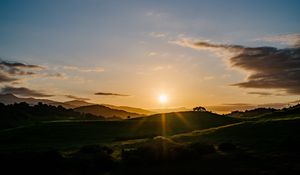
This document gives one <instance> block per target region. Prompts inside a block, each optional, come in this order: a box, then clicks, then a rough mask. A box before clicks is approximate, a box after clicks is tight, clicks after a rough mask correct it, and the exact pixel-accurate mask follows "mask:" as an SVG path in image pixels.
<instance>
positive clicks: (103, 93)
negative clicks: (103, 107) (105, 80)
mask: <svg viewBox="0 0 300 175" xmlns="http://www.w3.org/2000/svg"><path fill="white" fill-rule="evenodd" d="M95 95H104V96H105V95H107V96H123V97H125V96H129V95H126V94H117V93H111V92H97V93H95Z"/></svg>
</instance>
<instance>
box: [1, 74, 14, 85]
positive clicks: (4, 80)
mask: <svg viewBox="0 0 300 175" xmlns="http://www.w3.org/2000/svg"><path fill="white" fill-rule="evenodd" d="M16 80H17V79H16V78H13V77H10V76H9V75H7V74H5V73H2V72H0V83H7V82H13V81H16Z"/></svg>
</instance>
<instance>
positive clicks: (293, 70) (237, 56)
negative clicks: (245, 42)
mask: <svg viewBox="0 0 300 175" xmlns="http://www.w3.org/2000/svg"><path fill="white" fill-rule="evenodd" d="M173 43H175V44H177V45H180V46H183V47H190V48H193V49H197V50H209V51H212V52H214V53H218V52H224V51H225V52H229V53H231V55H232V56H230V57H229V62H230V64H231V66H232V67H235V68H240V69H242V70H245V71H247V72H248V73H249V76H248V77H247V80H246V81H245V82H240V83H236V84H233V86H238V87H241V88H260V89H280V90H284V91H285V92H286V93H288V94H297V95H299V94H300V47H298V46H295V47H292V48H284V49H278V48H275V47H246V46H242V45H230V44H214V43H210V42H206V41H200V42H194V41H191V40H179V41H175V42H173Z"/></svg>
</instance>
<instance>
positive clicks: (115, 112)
mask: <svg viewBox="0 0 300 175" xmlns="http://www.w3.org/2000/svg"><path fill="white" fill-rule="evenodd" d="M74 111H77V112H81V113H87V114H88V113H89V114H93V115H100V116H103V117H106V118H116V117H119V118H123V119H125V118H128V117H130V118H134V117H141V116H143V115H142V114H138V113H131V112H127V111H124V110H119V109H112V108H109V107H107V106H104V105H90V106H81V107H77V108H74Z"/></svg>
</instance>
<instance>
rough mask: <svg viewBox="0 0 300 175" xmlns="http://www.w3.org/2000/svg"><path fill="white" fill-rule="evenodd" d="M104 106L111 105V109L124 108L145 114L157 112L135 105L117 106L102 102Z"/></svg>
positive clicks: (124, 109)
mask: <svg viewBox="0 0 300 175" xmlns="http://www.w3.org/2000/svg"><path fill="white" fill-rule="evenodd" d="M102 105H103V106H106V107H109V108H111V109H118V110H123V111H127V112H131V113H137V114H143V115H151V114H154V113H156V112H154V111H149V110H146V109H142V108H135V107H130V106H115V105H109V104H102Z"/></svg>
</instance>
